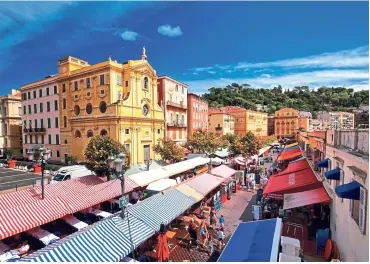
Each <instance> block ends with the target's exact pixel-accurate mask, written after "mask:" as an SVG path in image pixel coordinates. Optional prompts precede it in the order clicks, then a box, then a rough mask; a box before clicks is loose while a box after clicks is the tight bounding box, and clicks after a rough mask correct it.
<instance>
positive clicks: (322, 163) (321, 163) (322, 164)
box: [317, 159, 329, 168]
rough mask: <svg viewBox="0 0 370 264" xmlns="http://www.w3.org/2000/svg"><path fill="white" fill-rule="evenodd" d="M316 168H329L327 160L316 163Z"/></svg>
mask: <svg viewBox="0 0 370 264" xmlns="http://www.w3.org/2000/svg"><path fill="white" fill-rule="evenodd" d="M317 167H319V168H329V159H324V160H320V161H319V162H317Z"/></svg>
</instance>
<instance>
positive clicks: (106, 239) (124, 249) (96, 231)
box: [31, 221, 132, 262]
mask: <svg viewBox="0 0 370 264" xmlns="http://www.w3.org/2000/svg"><path fill="white" fill-rule="evenodd" d="M131 251H132V245H131V242H130V240H129V239H128V238H127V237H126V235H125V234H124V233H123V232H122V231H121V230H120V229H119V228H118V227H117V226H116V225H115V223H114V222H113V221H102V222H100V223H99V224H97V225H96V226H94V228H91V229H89V230H87V231H86V232H84V233H81V234H79V235H78V236H74V237H72V238H71V239H70V240H67V241H65V242H64V243H62V244H59V245H57V246H56V247H54V248H51V249H50V248H49V250H47V251H46V252H44V253H42V254H41V255H39V256H38V257H36V258H34V259H31V261H32V262H118V261H120V260H121V259H122V258H124V257H125V256H127V255H128V254H129V253H130V252H131Z"/></svg>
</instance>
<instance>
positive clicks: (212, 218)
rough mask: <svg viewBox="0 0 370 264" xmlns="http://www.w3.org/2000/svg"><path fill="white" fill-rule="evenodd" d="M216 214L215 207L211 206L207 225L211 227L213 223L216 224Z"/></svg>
mask: <svg viewBox="0 0 370 264" xmlns="http://www.w3.org/2000/svg"><path fill="white" fill-rule="evenodd" d="M216 216H217V213H216V209H215V207H214V206H212V208H211V212H210V214H209V226H210V227H211V228H213V227H214V225H216Z"/></svg>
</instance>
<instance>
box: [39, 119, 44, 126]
mask: <svg viewBox="0 0 370 264" xmlns="http://www.w3.org/2000/svg"><path fill="white" fill-rule="evenodd" d="M40 122H41V124H40V128H44V119H40Z"/></svg>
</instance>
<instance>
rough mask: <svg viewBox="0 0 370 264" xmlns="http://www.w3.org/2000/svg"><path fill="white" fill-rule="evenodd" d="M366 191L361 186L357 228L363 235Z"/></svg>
mask: <svg viewBox="0 0 370 264" xmlns="http://www.w3.org/2000/svg"><path fill="white" fill-rule="evenodd" d="M366 199H367V198H366V189H365V188H364V187H362V186H361V188H360V210H359V220H358V226H359V228H360V232H361V234H365V227H366Z"/></svg>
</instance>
